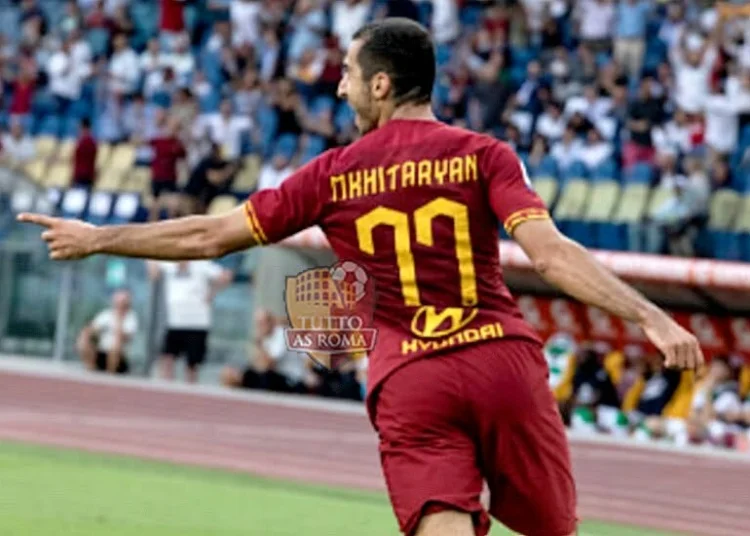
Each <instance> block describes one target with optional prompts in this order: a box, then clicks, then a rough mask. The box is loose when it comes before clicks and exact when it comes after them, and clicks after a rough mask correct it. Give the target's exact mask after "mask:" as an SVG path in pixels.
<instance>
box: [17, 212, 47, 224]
mask: <svg viewBox="0 0 750 536" xmlns="http://www.w3.org/2000/svg"><path fill="white" fill-rule="evenodd" d="M16 219H17V220H18V221H19V222H22V223H33V224H36V225H41V226H43V227H51V226H52V225H53V224H54V223H55V220H56V219H57V218H53V217H52V216H46V215H44V214H31V213H28V212H24V213H22V214H19V215H18V217H17V218H16Z"/></svg>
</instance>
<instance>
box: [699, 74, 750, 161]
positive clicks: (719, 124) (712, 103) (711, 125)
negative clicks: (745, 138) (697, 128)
mask: <svg viewBox="0 0 750 536" xmlns="http://www.w3.org/2000/svg"><path fill="white" fill-rule="evenodd" d="M725 89H726V92H725V93H718V94H712V95H709V96H708V97H707V98H706V106H705V108H706V134H705V139H706V144H707V145H708V146H709V147H711V148H712V149H714V150H715V151H718V152H720V153H725V154H727V153H731V152H732V151H734V150H735V149H736V148H737V142H738V138H739V129H740V122H739V114H744V113H748V112H750V91H748V90H747V89H745V88H743V86H742V83H741V82H740V80H738V79H737V78H736V77H730V78H728V79H727V82H726V88H725Z"/></svg>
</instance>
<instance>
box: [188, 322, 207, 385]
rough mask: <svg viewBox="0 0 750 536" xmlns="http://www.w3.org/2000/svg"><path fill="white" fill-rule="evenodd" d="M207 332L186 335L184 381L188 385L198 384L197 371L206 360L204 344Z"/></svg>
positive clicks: (191, 332) (201, 331)
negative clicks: (185, 370)
mask: <svg viewBox="0 0 750 536" xmlns="http://www.w3.org/2000/svg"><path fill="white" fill-rule="evenodd" d="M207 340H208V331H206V330H192V331H190V332H189V333H187V334H186V337H185V344H186V345H187V346H186V348H185V354H186V356H187V372H186V380H187V382H188V383H198V369H199V368H200V366H201V365H202V364H203V362H204V361H205V360H206V343H207Z"/></svg>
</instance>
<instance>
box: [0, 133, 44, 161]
mask: <svg viewBox="0 0 750 536" xmlns="http://www.w3.org/2000/svg"><path fill="white" fill-rule="evenodd" d="M0 154H1V155H2V158H3V160H4V161H5V162H7V163H8V164H9V165H11V166H19V165H23V164H25V163H27V162H31V161H32V160H33V159H34V155H35V154H36V147H35V146H34V140H33V139H31V137H30V136H28V135H27V134H23V135H21V137H20V138H16V137H15V136H13V135H12V134H4V135H3V137H2V153H0Z"/></svg>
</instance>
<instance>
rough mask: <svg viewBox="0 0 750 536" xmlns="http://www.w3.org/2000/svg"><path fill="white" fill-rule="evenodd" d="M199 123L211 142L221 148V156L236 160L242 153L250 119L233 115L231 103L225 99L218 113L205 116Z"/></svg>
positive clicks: (250, 127) (250, 125)
mask: <svg viewBox="0 0 750 536" xmlns="http://www.w3.org/2000/svg"><path fill="white" fill-rule="evenodd" d="M201 121H203V123H204V124H205V126H206V128H207V129H208V135H209V137H210V138H211V141H212V142H213V143H215V144H217V145H219V147H221V150H222V154H223V155H224V156H226V158H228V159H229V160H237V159H238V158H239V157H240V154H241V151H242V138H243V136H244V135H245V134H246V133H249V132H250V130H251V129H252V126H253V124H252V121H251V119H250V117H248V116H245V115H239V114H236V113H234V110H233V109H232V101H231V100H229V99H225V100H223V101H222V102H221V105H220V107H219V113H216V114H210V115H206V116H204V117H203V118H202V119H201Z"/></svg>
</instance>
